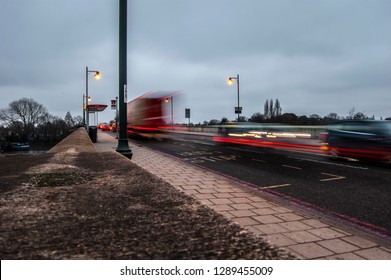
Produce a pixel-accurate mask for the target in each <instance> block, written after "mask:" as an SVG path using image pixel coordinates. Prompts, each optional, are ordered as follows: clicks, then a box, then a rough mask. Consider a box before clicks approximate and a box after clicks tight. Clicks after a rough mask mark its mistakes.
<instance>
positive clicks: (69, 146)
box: [48, 127, 96, 154]
mask: <svg viewBox="0 0 391 280" xmlns="http://www.w3.org/2000/svg"><path fill="white" fill-rule="evenodd" d="M75 143H77V144H78V145H75ZM81 152H96V149H95V146H94V144H93V143H92V141H91V139H90V137H89V136H88V133H87V131H86V130H85V128H84V127H79V128H78V129H76V130H75V131H74V132H72V133H71V134H70V135H69V136H68V137H66V138H65V139H63V140H62V141H61V142H60V143H58V144H57V145H56V146H54V147H53V148H51V149H50V150H49V151H48V153H53V154H55V153H81Z"/></svg>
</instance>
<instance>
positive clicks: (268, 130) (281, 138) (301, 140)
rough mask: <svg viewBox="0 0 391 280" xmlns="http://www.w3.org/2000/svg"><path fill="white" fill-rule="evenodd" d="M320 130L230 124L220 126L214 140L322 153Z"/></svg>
mask: <svg viewBox="0 0 391 280" xmlns="http://www.w3.org/2000/svg"><path fill="white" fill-rule="evenodd" d="M318 130H319V128H317V127H309V126H306V127H304V126H293V125H283V124H260V123H250V122H243V123H241V122H239V123H228V124H226V125H220V126H218V135H217V136H215V137H213V140H214V141H215V142H217V143H222V144H235V145H248V146H255V147H262V148H272V149H283V150H291V151H301V152H311V153H320V152H321V151H320V149H319V140H317V139H315V134H317V133H318ZM313 134H314V135H313Z"/></svg>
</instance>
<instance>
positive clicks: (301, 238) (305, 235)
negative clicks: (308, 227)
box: [284, 230, 322, 243]
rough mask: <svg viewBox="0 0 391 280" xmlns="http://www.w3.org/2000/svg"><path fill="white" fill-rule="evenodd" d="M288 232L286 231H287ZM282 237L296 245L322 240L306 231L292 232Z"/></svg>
mask: <svg viewBox="0 0 391 280" xmlns="http://www.w3.org/2000/svg"><path fill="white" fill-rule="evenodd" d="M287 231H288V230H287ZM284 235H285V236H286V237H288V238H290V239H292V240H294V241H296V242H297V243H306V242H314V241H320V240H322V239H321V238H320V237H319V236H316V235H313V234H311V233H309V232H307V231H294V232H289V231H288V232H286V233H284Z"/></svg>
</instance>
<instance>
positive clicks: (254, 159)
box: [252, 158, 266, 162]
mask: <svg viewBox="0 0 391 280" xmlns="http://www.w3.org/2000/svg"><path fill="white" fill-rule="evenodd" d="M252 160H253V161H259V162H266V161H265V160H261V159H256V158H253V159H252Z"/></svg>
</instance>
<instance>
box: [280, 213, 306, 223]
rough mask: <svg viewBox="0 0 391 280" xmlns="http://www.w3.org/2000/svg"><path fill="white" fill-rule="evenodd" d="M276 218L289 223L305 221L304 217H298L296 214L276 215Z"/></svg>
mask: <svg viewBox="0 0 391 280" xmlns="http://www.w3.org/2000/svg"><path fill="white" fill-rule="evenodd" d="M275 216H276V217H278V218H280V219H282V220H284V221H287V222H291V221H298V220H302V219H303V217H302V216H300V215H297V214H295V213H281V214H276V215H275Z"/></svg>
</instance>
